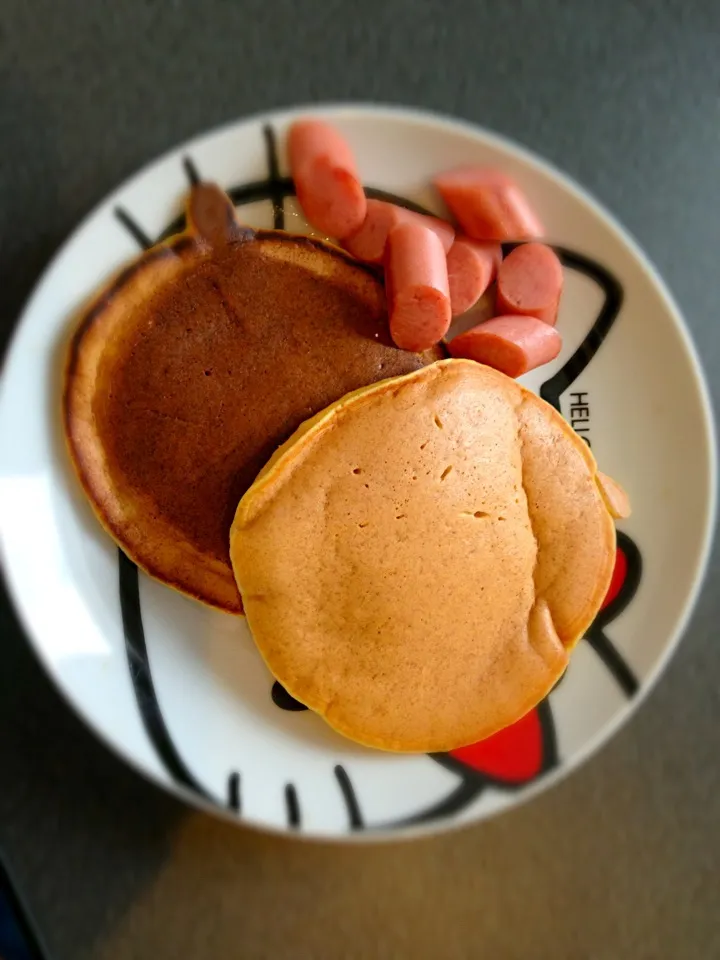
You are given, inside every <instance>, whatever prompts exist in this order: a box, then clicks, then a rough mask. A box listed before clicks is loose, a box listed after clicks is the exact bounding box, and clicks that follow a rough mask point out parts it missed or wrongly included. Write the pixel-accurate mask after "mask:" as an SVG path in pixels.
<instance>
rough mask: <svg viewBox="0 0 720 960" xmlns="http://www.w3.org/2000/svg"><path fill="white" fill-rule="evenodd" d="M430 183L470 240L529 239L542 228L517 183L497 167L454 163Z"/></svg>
mask: <svg viewBox="0 0 720 960" xmlns="http://www.w3.org/2000/svg"><path fill="white" fill-rule="evenodd" d="M434 183H435V186H436V188H437V190H438V192H439V193H440V196H441V197H442V198H443V200H444V201H445V203H446V204H447V205H448V207H449V208H450V210H451V211H452V213H453V214H454V216H455V217H456V218H457V220H458V223H459V224H460V226H461V227H462V228H463V230H464V231H465V233H467V235H468V236H469V237H472V238H473V239H474V240H498V241H500V242H507V241H510V240H532V239H534V238H536V237H541V236H542V235H543V234H544V232H545V231H544V230H543V225H542V223H540V221H539V220H538V218H537V216H536V215H535V213H534V211H533V209H532V207H531V206H530V204H529V203H528V201H527V198H526V196H525V194H524V193H523V192H522V190H521V189H520V187H518V185H517V184H516V183H515V181H514V180H511V179H510V177H508V176H506V175H505V174H504V173H501V172H500V171H499V170H493V169H491V168H488V167H458V168H457V169H455V170H448V171H447V173H440V174H438V175H437V176H436V177H435V179H434Z"/></svg>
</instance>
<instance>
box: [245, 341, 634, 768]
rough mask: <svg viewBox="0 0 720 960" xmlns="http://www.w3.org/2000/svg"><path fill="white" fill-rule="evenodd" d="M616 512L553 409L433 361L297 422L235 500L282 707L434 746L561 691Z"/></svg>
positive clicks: (597, 598) (347, 730) (382, 743)
mask: <svg viewBox="0 0 720 960" xmlns="http://www.w3.org/2000/svg"><path fill="white" fill-rule="evenodd" d="M627 511H628V503H627V497H626V496H625V494H624V492H623V491H622V489H621V488H620V487H619V486H618V485H617V484H615V483H613V482H612V481H610V480H609V479H608V478H607V477H605V476H604V475H602V474H599V473H598V471H597V465H596V463H595V460H594V458H593V455H592V453H591V452H590V449H589V448H588V447H587V445H586V444H585V443H584V442H583V441H582V440H581V439H580V437H579V436H578V435H577V434H576V433H575V432H574V431H573V430H572V429H571V428H570V427H569V426H568V424H567V423H566V422H565V421H564V420H563V419H562V417H561V416H560V414H559V413H557V411H555V410H554V409H553V408H552V407H551V406H550V405H549V404H547V403H545V402H544V401H543V400H541V399H540V398H539V397H537V396H535V395H534V394H532V393H530V392H529V391H528V390H525V389H524V388H523V387H521V386H520V385H519V384H517V383H516V382H515V381H514V380H511V379H509V378H508V377H506V376H504V375H503V374H501V373H498V372H497V371H496V370H491V369H490V368H489V367H484V366H481V365H480V364H478V363H474V362H472V361H469V360H446V361H444V362H442V363H436V364H434V365H433V366H431V367H428V368H426V369H424V370H420V371H417V372H415V373H413V374H410V375H408V376H404V377H400V378H398V379H397V380H393V381H388V382H385V383H381V384H376V385H374V386H369V387H365V388H363V389H361V390H358V391H357V392H356V393H354V394H352V395H350V396H349V397H344V398H343V399H342V400H339V401H338V402H336V403H334V404H333V405H332V406H331V407H330V408H328V409H327V410H325V411H323V412H322V413H320V414H318V415H317V416H316V417H314V418H313V419H312V420H310V421H308V422H307V423H306V424H304V425H303V426H302V427H301V428H300V430H298V432H297V433H296V434H295V436H294V437H293V438H291V439H290V440H289V441H288V442H287V443H286V444H285V445H284V446H283V447H282V448H281V449H280V450H279V451H278V452H277V453H276V454H275V455H274V457H273V458H272V459H271V460H270V462H269V463H268V464H267V465H266V467H265V468H264V469H263V471H262V472H261V473H260V475H259V476H258V478H257V480H256V481H255V483H254V484H253V486H252V487H251V488H250V490H249V491H248V492H247V493H246V495H245V497H244V498H243V499H242V501H241V502H240V505H239V506H238V510H237V514H236V516H235V521H234V523H233V528H232V533H231V546H230V551H231V556H232V561H233V567H234V570H235V575H236V577H237V580H238V584H239V586H240V590H241V592H242V596H243V600H244V602H245V609H246V613H247V617H248V622H249V625H250V629H251V631H252V633H253V637H254V638H255V642H256V643H257V646H258V648H259V650H260V652H261V654H262V656H263V657H264V659H265V661H266V663H267V665H268V667H269V668H270V670H271V671H272V673H273V674H274V676H275V677H276V678H277V679H278V680H279V681H280V683H281V684H282V685H283V686H284V687H285V689H286V690H287V691H288V692H289V693H290V694H291V695H292V696H293V697H295V698H296V699H297V700H299V701H301V702H302V703H304V704H306V705H307V706H308V707H310V708H311V709H313V710H315V711H317V712H318V713H319V714H321V715H322V716H323V717H324V718H325V720H326V721H327V722H328V723H329V724H330V725H331V726H332V727H334V728H335V729H336V730H338V731H339V732H340V733H342V734H344V735H345V736H347V737H350V738H351V739H353V740H357V741H359V742H360V743H364V744H367V745H368V746H373V747H380V748H382V749H385V750H401V751H419V752H433V751H444V750H452V749H454V748H456V747H460V746H463V745H465V744H468V743H473V742H475V741H477V740H481V739H484V738H485V737H488V736H490V735H491V734H492V733H494V732H495V731H497V730H499V729H501V728H502V727H505V726H507V725H508V724H510V723H513V722H514V721H516V720H518V719H519V718H520V717H522V716H523V715H524V714H525V713H526V712H527V711H528V710H530V709H531V708H532V707H534V706H535V705H536V704H537V703H538V702H539V701H540V700H541V699H542V698H543V697H544V696H545V695H546V694H547V693H548V691H549V690H550V689H551V688H552V686H553V685H554V684H555V683H556V682H557V680H558V679H559V677H560V676H561V674H562V672H563V670H564V669H565V667H566V666H567V662H568V657H569V654H570V651H571V649H572V648H573V646H574V645H575V644H576V643H577V641H578V639H579V638H580V637H581V636H582V635H583V633H584V631H585V630H586V629H587V627H588V626H589V625H590V623H591V622H592V620H593V618H594V617H595V615H596V614H597V612H598V610H599V609H600V605H601V603H602V600H603V598H604V597H605V595H606V593H607V589H608V585H609V583H610V577H611V575H612V571H613V566H614V559H615V528H614V524H613V516H616V515H625V514H627Z"/></svg>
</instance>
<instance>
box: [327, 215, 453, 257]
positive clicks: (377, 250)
mask: <svg viewBox="0 0 720 960" xmlns="http://www.w3.org/2000/svg"><path fill="white" fill-rule="evenodd" d="M401 223H422V224H424V225H425V226H426V227H429V228H430V230H434V231H435V233H437V235H438V236H439V237H440V240H441V241H442V245H443V247H444V249H445V252H446V253H447V251H448V250H449V249H450V247H451V246H452V242H453V240H454V239H455V230H454V229H453V227H452V226H451V225H450V224H449V223H447V221H445V220H439V219H438V218H437V217H426V216H423V214H421V213H415V212H414V211H413V210H406V209H405V208H404V207H398V206H397V205H396V204H394V203H386V202H385V201H384V200H368V202H367V214H366V215H365V221H364V222H363V224H362V226H361V227H360V229H359V230H356V231H355V232H354V233H351V234H350V235H349V236H347V237H345V238H344V239H343V246H344V247H345V249H346V250H349V251H350V253H351V254H352V255H353V256H354V257H357V258H358V260H363V261H364V262H365V263H382V262H383V259H384V257H385V250H386V246H387V239H388V237H389V236H390V234H391V232H392V231H393V230H394V229H395V227H398V226H400V224H401Z"/></svg>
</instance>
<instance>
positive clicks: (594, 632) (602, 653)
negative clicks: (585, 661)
mask: <svg viewBox="0 0 720 960" xmlns="http://www.w3.org/2000/svg"><path fill="white" fill-rule="evenodd" d="M585 639H586V640H587V642H588V643H589V644H590V646H591V647H592V648H593V650H594V651H595V653H596V654H597V655H598V656H599V657H600V659H601V660H602V662H603V663H604V664H605V666H606V667H607V668H608V670H609V671H610V673H611V674H612V676H613V679H614V680H615V681H616V683H617V684H618V686H619V687H620V689H621V690H622V691H623V693H624V694H625V695H626V696H627V697H634V696H635V694H636V693H637V692H638V690H639V689H640V683H639V681H638V679H637V677H636V676H635V674H634V673H633V671H632V670H631V669H630V667H629V666H628V664H627V663H626V662H625V660H624V658H623V657H622V656H621V654H620V653H619V652H618V650H617V648H616V647H615V644H614V643H613V642H612V640H610V638H609V637H608V635H607V634H606V633H605V631H604V630H603V629H602V627H599V626H597V625H593V626H592V627H591V628H590V630H589V631H588V632H587V634H586V635H585Z"/></svg>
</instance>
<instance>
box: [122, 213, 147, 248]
mask: <svg viewBox="0 0 720 960" xmlns="http://www.w3.org/2000/svg"><path fill="white" fill-rule="evenodd" d="M115 218H116V219H117V220H119V221H120V223H121V224H122V225H123V226H124V227H125V229H126V230H127V232H128V233H129V234H130V236H131V237H132V238H133V240H134V241H135V243H137V245H138V246H139V247H140V248H141V249H142V250H149V249H150V247H152V246H153V242H152V240H151V239H150V237H149V236H148V235H147V234H146V233H145V231H144V230H143V229H142V227H140V226H139V225H138V224H137V223H135V221H134V220H133V218H132V217H131V216H130V214H129V213H128V212H127V210H123V208H122V207H115Z"/></svg>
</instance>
